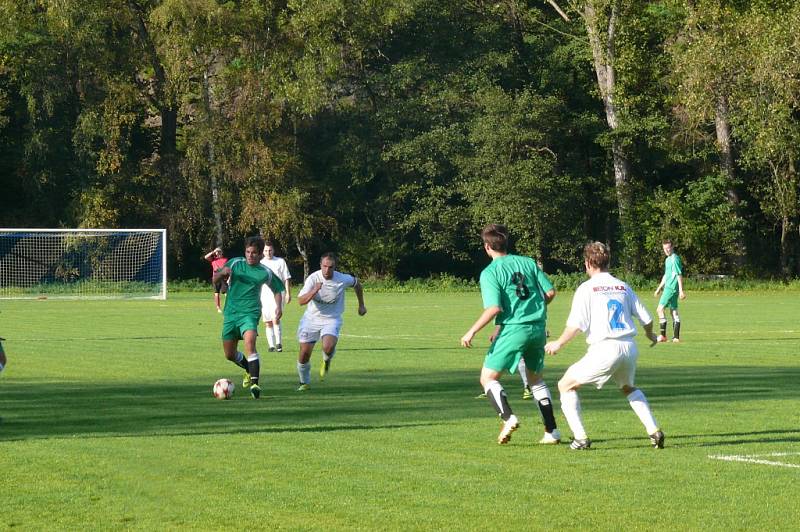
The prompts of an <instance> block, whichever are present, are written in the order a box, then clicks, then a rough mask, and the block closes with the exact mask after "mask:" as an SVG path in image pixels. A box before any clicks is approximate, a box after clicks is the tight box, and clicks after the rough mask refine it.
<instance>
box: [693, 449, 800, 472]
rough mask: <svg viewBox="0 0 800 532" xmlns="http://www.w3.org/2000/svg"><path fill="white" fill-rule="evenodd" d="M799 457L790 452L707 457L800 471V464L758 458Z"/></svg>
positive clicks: (798, 453)
mask: <svg viewBox="0 0 800 532" xmlns="http://www.w3.org/2000/svg"><path fill="white" fill-rule="evenodd" d="M796 455H800V452H791V453H766V454H731V455H724V454H710V455H708V457H709V458H711V459H712V460H724V461H726V462H747V463H751V464H761V465H770V466H777V467H793V468H798V469H800V464H787V463H786V462H776V461H774V460H764V459H761V458H759V457H760V456H772V457H777V456H796Z"/></svg>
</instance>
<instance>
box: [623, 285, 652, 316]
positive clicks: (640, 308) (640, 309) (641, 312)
mask: <svg viewBox="0 0 800 532" xmlns="http://www.w3.org/2000/svg"><path fill="white" fill-rule="evenodd" d="M628 295H629V297H630V298H631V302H632V303H633V312H634V313H635V314H636V317H637V318H639V322H640V323H641V324H642V325H647V324H648V323H652V321H653V318H652V317H651V316H650V313H649V312H647V308H645V306H644V305H642V302H641V301H639V296H637V295H636V292H634V291H633V290H631V289H630V287H628Z"/></svg>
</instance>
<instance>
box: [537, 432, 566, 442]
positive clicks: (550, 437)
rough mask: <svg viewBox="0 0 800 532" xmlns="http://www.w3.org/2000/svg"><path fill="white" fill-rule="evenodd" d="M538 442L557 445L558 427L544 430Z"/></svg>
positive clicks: (559, 433)
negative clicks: (551, 430) (550, 430)
mask: <svg viewBox="0 0 800 532" xmlns="http://www.w3.org/2000/svg"><path fill="white" fill-rule="evenodd" d="M539 443H541V444H542V445H557V444H559V443H561V432H560V431H559V430H558V429H553V432H545V433H544V436H542V439H541V440H539Z"/></svg>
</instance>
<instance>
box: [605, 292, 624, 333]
mask: <svg viewBox="0 0 800 532" xmlns="http://www.w3.org/2000/svg"><path fill="white" fill-rule="evenodd" d="M621 315H622V303H621V302H619V301H617V300H616V299H609V300H608V325H609V327H611V329H612V330H616V329H624V328H625V323H623V322H622V321H620V319H619V318H620V316H621Z"/></svg>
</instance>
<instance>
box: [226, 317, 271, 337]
mask: <svg viewBox="0 0 800 532" xmlns="http://www.w3.org/2000/svg"><path fill="white" fill-rule="evenodd" d="M260 317H261V312H258V313H253V314H249V315H248V314H243V315H238V314H237V315H233V316H225V320H224V321H223V322H222V339H223V340H241V339H242V338H244V333H245V331H256V332H257V331H258V319H259V318H260Z"/></svg>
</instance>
